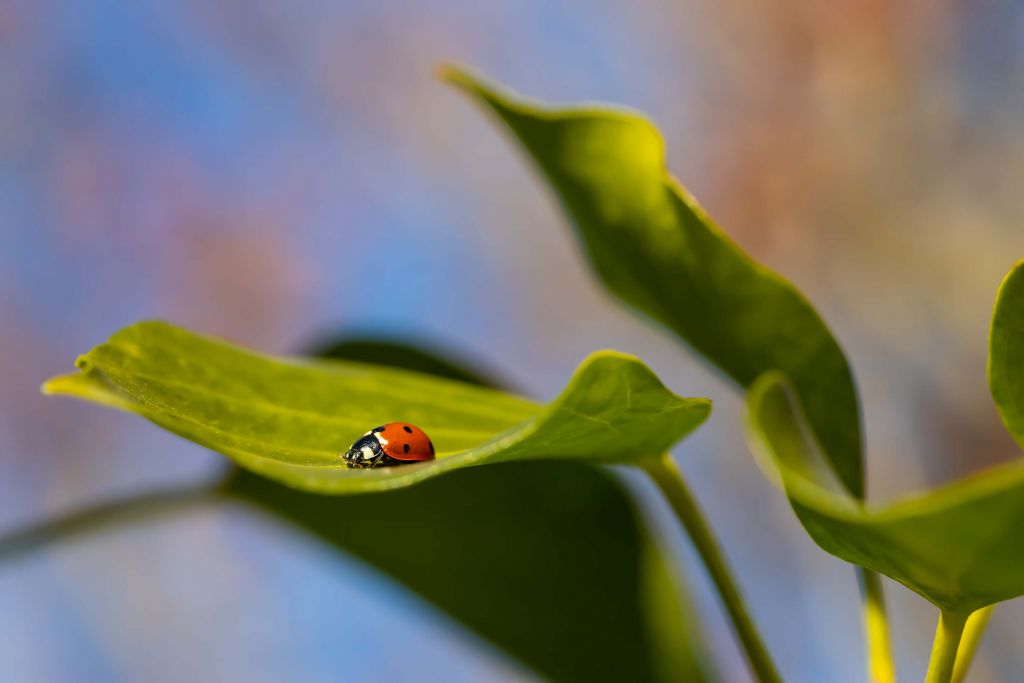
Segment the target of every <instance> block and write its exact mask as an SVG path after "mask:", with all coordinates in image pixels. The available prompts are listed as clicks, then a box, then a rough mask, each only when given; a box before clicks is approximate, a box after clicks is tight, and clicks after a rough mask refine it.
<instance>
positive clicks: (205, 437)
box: [43, 322, 711, 494]
mask: <svg viewBox="0 0 1024 683" xmlns="http://www.w3.org/2000/svg"><path fill="white" fill-rule="evenodd" d="M77 366H78V368H79V372H78V373H76V374H73V375H65V376H62V377H57V378H54V379H52V380H50V381H49V382H47V383H46V384H45V385H44V386H43V390H44V391H45V392H46V393H51V394H68V395H72V396H76V397H78V398H83V399H86V400H90V401H95V402H98V403H103V404H106V405H109V406H112V407H115V408H119V409H122V410H128V411H132V412H135V413H138V414H140V415H142V416H144V417H146V418H148V419H149V420H151V421H153V422H155V423H156V424H158V425H160V426H161V427H164V428H165V429H168V430H170V431H172V432H174V433H176V434H178V435H180V436H183V437H185V438H187V439H190V440H192V441H195V442H196V443H199V444H201V445H203V446H206V447H208V448H212V449H213V450H216V451H219V452H220V453H223V454H224V455H227V456H228V457H229V458H231V459H232V460H234V461H235V462H236V463H237V464H239V465H241V466H242V467H244V468H246V469H249V470H252V471H253V472H256V473H258V474H261V475H263V476H266V477H269V478H271V479H275V480H277V481H280V482H281V483H284V484H287V485H289V486H293V487H295V488H300V489H305V490H308V491H313V492H318V493H337V494H341V493H357V492H364V491H381V490H386V489H393V488H397V487H400V486H407V485H409V484H414V483H416V482H419V481H423V480H425V479H428V478H430V477H434V476H437V475H439V474H441V473H443V472H448V471H451V470H454V469H458V468H461V467H468V466H471V465H480V464H484V463H494V462H504V461H509V460H523V459H540V458H548V459H577V460H590V461H601V462H630V461H638V460H641V459H644V458H649V457H651V456H656V455H658V454H660V453H662V452H664V451H665V450H667V449H668V448H669V447H671V446H672V445H673V444H674V443H675V442H676V441H678V440H679V439H681V438H682V437H684V436H686V435H687V434H688V433H690V432H691V431H692V430H694V429H695V428H697V427H698V426H699V425H700V424H701V423H702V422H703V421H704V420H705V419H706V418H707V415H708V413H709V412H710V408H711V404H710V401H708V400H706V399H686V398H680V397H678V396H676V395H674V394H672V393H671V392H669V391H668V390H667V389H666V388H665V387H664V386H663V385H662V384H661V382H659V381H658V378H657V377H655V376H654V374H653V373H652V372H651V371H650V370H649V369H648V368H647V366H645V365H644V364H643V363H641V362H640V361H639V360H637V359H636V358H633V357H632V356H627V355H624V354H620V353H616V352H612V351H604V352H600V353H596V354H594V355H592V356H591V357H590V358H588V359H587V360H586V361H585V362H584V363H583V365H581V366H580V368H579V369H578V370H577V371H576V374H575V375H574V376H573V377H572V379H571V380H570V382H569V384H568V386H567V387H566V389H565V390H564V391H563V393H562V395H561V396H559V397H558V398H557V399H555V400H554V401H553V402H552V403H551V404H549V405H548V406H546V407H541V406H537V405H535V404H533V403H531V402H530V401H527V400H525V399H522V398H518V397H515V396H512V395H509V394H505V393H502V392H500V391H495V390H492V389H486V388H483V387H476V386H472V385H469V384H465V383H461V382H453V381H449V380H444V379H440V378H436V377H431V376H429V375H423V374H419V373H415V372H409V371H405V370H397V369H391V368H384V367H380V366H371V365H363V364H359V363H350V362H340V361H312V360H306V361H302V360H297V359H292V360H284V359H275V358H270V357H267V356H262V355H258V354H255V353H251V352H248V351H244V350H242V349H240V348H237V347H235V346H231V345H229V344H227V343H224V342H220V341H215V340H212V339H208V338H204V337H201V336H198V335H195V334H193V333H191V332H188V331H186V330H183V329H181V328H177V327H174V326H171V325H168V324H166V323H159V322H146V323H139V324H136V325H133V326H131V327H127V328H125V329H123V330H121V331H120V332H118V333H117V334H115V335H114V336H113V337H111V339H110V341H109V342H107V343H106V344H102V345H100V346H98V347H96V348H95V349H93V350H92V351H90V352H89V353H88V354H87V355H85V356H82V357H80V358H79V359H78V362H77ZM394 420H402V421H407V422H412V423H414V424H417V425H419V426H420V427H422V428H423V429H424V430H425V431H426V432H427V433H428V434H429V435H430V436H431V438H432V439H433V441H434V444H435V446H436V447H437V451H438V452H437V459H436V460H434V461H430V462H426V463H417V464H413V465H403V466H401V467H392V468H376V469H372V470H358V469H355V470H353V469H347V468H346V467H344V466H343V465H342V463H341V460H340V458H339V455H338V454H339V453H340V452H342V451H344V450H345V449H346V448H348V446H349V445H350V444H351V443H352V442H353V441H355V439H356V438H358V436H359V435H361V434H363V433H364V432H366V431H367V430H369V429H371V428H372V427H373V426H374V425H377V424H381V423H384V422H389V421H394Z"/></svg>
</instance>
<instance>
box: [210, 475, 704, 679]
mask: <svg viewBox="0 0 1024 683" xmlns="http://www.w3.org/2000/svg"><path fill="white" fill-rule="evenodd" d="M227 493H228V494H229V495H233V496H236V497H238V498H239V499H241V500H243V501H245V502H248V503H251V504H254V505H257V506H258V507H261V508H264V509H266V510H268V511H271V512H273V513H275V514H277V515H279V516H281V517H283V518H284V519H286V520H289V521H291V522H292V523H294V524H296V525H298V526H299V527H301V528H304V529H306V530H307V531H309V532H311V533H313V534H315V535H316V536H318V537H320V538H322V539H323V540H325V541H327V542H329V543H331V544H333V545H335V546H337V547H338V548H340V549H343V550H345V551H346V552H349V553H351V554H353V555H355V556H356V557H359V558H361V559H363V560H364V561H366V562H367V563H368V564H370V565H372V566H374V567H376V568H378V569H380V570H381V571H383V572H385V573H386V574H388V575H389V576H391V577H393V578H395V579H397V580H398V581H400V582H401V583H402V584H404V585H405V586H407V587H408V588H410V589H411V590H413V591H415V592H416V593H418V594H419V595H421V596H422V597H424V598H425V599H427V600H428V601H430V602H431V603H433V604H435V605H436V606H438V607H439V608H441V609H442V610H444V611H445V612H447V613H448V614H450V615H451V616H453V617H454V618H456V619H457V620H459V621H460V622H461V623H463V624H464V625H466V626H467V627H468V628H470V629H472V630H473V631H475V632H476V633H478V634H480V635H481V636H482V637H484V638H485V639H486V640H488V641H489V642H491V643H492V644H494V645H495V646H497V647H499V648H500V649H502V650H504V651H505V652H507V653H508V654H510V655H512V656H513V657H515V658H517V659H518V660H520V661H521V662H523V663H524V664H526V665H527V666H529V667H530V668H532V669H533V670H535V671H537V672H538V673H540V674H541V675H543V676H544V677H545V678H547V679H550V680H558V681H625V680H629V681H702V680H705V675H704V673H703V669H702V668H701V666H700V664H699V663H698V660H697V657H696V656H695V654H694V651H693V650H692V649H691V648H692V647H693V641H694V639H695V638H697V637H698V636H697V631H696V629H694V628H692V627H690V626H689V624H688V623H687V619H688V618H689V617H690V615H689V614H685V613H684V611H683V607H682V605H684V604H685V603H684V602H683V601H682V597H681V595H680V594H679V593H678V591H677V589H678V586H677V584H676V582H675V581H674V580H673V578H672V577H671V576H670V575H669V574H668V568H667V566H666V563H665V561H664V558H663V557H662V556H661V554H660V552H659V551H658V549H657V548H656V547H655V546H654V544H653V543H652V542H651V541H650V540H649V538H648V535H647V532H646V530H645V529H644V525H643V522H642V520H641V519H640V516H639V514H638V512H637V510H636V509H635V506H634V505H633V503H632V502H631V501H630V499H629V497H628V495H627V494H626V492H625V491H624V490H623V488H622V486H621V485H620V484H619V483H618V482H617V481H615V480H614V478H613V477H612V476H611V475H610V474H607V473H605V472H603V471H601V470H599V469H597V468H595V467H590V466H587V465H585V464H582V463H573V462H525V463H524V462H521V463H504V464H501V465H498V466H494V467H478V468H469V469H464V470H459V471H457V472H453V473H451V474H450V475H448V476H445V477H439V478H437V479H433V480H431V481H428V482H425V483H424V484H422V485H420V486H415V487H411V488H405V489H401V490H397V491H389V492H385V493H381V494H378V495H375V496H359V497H335V496H315V495H309V494H305V493H302V492H300V491H295V490H294V489H289V488H286V487H284V486H280V485H277V484H274V483H273V482H271V481H268V480H266V479H263V478H261V477H257V476H254V475H252V474H249V473H246V472H243V471H239V474H238V476H237V477H236V478H235V479H234V480H232V481H230V482H229V484H228V488H227ZM396 647H400V644H396Z"/></svg>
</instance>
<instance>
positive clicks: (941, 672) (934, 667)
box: [924, 610, 970, 683]
mask: <svg viewBox="0 0 1024 683" xmlns="http://www.w3.org/2000/svg"><path fill="white" fill-rule="evenodd" d="M969 615H970V612H955V611H953V610H942V611H941V612H939V625H938V627H937V628H936V629H935V643H934V645H932V656H931V660H929V662H928V675H927V676H925V679H924V680H925V683H950V681H951V680H952V679H953V664H954V663H955V662H956V653H957V649H958V648H959V647H960V638H961V637H962V636H963V633H964V625H965V624H966V623H967V617H968V616H969Z"/></svg>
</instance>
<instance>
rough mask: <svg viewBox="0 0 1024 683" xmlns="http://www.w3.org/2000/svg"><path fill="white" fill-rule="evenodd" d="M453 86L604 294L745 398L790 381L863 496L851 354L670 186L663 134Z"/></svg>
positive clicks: (481, 86) (791, 291)
mask: <svg viewBox="0 0 1024 683" xmlns="http://www.w3.org/2000/svg"><path fill="white" fill-rule="evenodd" d="M444 77H445V78H446V79H447V80H449V81H451V82H452V83H454V84H456V85H457V86H459V87H460V88H462V89H463V90H464V91H466V92H467V93H469V94H470V95H471V96H472V97H473V98H474V99H475V100H476V101H477V102H479V103H481V104H483V105H485V106H486V107H487V108H488V109H489V110H490V111H491V112H493V113H495V114H497V116H498V118H499V119H500V120H501V121H502V122H503V123H504V124H505V125H506V126H507V127H508V129H509V130H510V131H511V132H512V133H514V135H515V136H516V138H517V139H518V140H519V141H520V142H521V143H522V145H523V147H524V148H525V149H526V151H527V152H528V153H529V154H530V156H531V157H532V158H533V159H534V161H535V162H536V163H537V165H538V166H539V167H540V169H541V171H542V172H543V174H544V176H545V178H546V179H547V181H548V182H549V183H550V184H551V186H552V188H553V189H554V190H555V192H556V194H557V195H558V197H559V199H560V200H561V202H562V205H563V207H564V208H565V210H566V211H567V213H568V215H569V217H570V218H571V219H572V221H573V223H574V224H575V226H576V229H577V232H578V234H579V236H580V238H582V241H583V243H584V245H585V247H586V251H587V253H588V255H589V257H590V261H591V263H592V264H593V266H594V268H595V269H596V271H597V273H598V275H599V276H600V277H601V279H602V280H603V281H604V283H605V285H607V287H608V288H609V289H610V290H611V291H612V292H614V293H615V294H616V295H617V296H619V297H620V298H622V299H623V300H624V301H626V302H627V303H629V304H631V305H633V306H634V307H636V308H638V309H640V310H641V311H643V312H644V313H646V314H648V315H650V316H651V317H653V318H654V319H655V320H657V321H659V322H660V323H662V324H664V325H666V326H667V327H668V328H670V329H671V330H673V331H674V332H676V333H677V334H678V335H679V336H680V337H682V338H683V339H684V340H685V341H687V342H688V343H689V344H690V345H691V346H692V347H693V348H694V349H695V350H696V351H697V352H699V353H700V354H702V355H703V356H704V357H705V358H707V359H708V360H709V361H710V362H711V363H713V364H714V365H716V366H717V367H718V368H720V369H721V370H722V371H724V372H725V373H726V374H727V375H728V376H729V377H731V378H732V379H733V380H735V381H736V382H737V383H739V384H740V385H741V386H743V387H748V386H749V385H750V384H751V383H752V382H753V381H754V380H755V379H756V378H757V377H758V376H759V375H760V374H761V373H763V372H765V371H767V370H773V369H774V370H780V371H782V372H784V373H785V374H786V376H787V377H790V378H791V379H792V381H793V383H794V385H795V386H796V390H797V392H798V393H799V395H800V397H801V399H802V402H803V405H805V406H807V411H808V417H809V420H810V422H811V424H812V425H813V427H814V429H815V432H816V433H817V435H818V438H819V439H820V440H821V442H822V445H823V446H824V449H825V451H826V453H827V454H828V457H829V459H830V460H831V462H832V464H833V466H834V467H835V469H836V471H837V472H838V473H839V476H840V479H841V480H842V481H843V483H844V484H845V485H846V487H847V488H848V489H849V490H850V491H851V492H852V493H853V494H854V495H856V496H858V497H861V496H863V488H864V482H863V464H862V455H861V433H860V411H859V406H858V403H857V394H856V390H855V388H854V386H853V380H852V378H851V376H850V369H849V367H848V365H847V362H846V358H845V356H844V355H843V352H842V350H841V349H840V348H839V346H838V344H837V343H836V340H835V339H834V338H833V337H832V334H831V333H830V332H829V330H828V328H827V327H826V326H825V324H824V322H822V319H821V317H820V316H819V315H818V313H817V312H816V311H815V310H814V308H813V307H812V306H811V305H810V304H809V303H808V302H807V300H806V299H805V298H804V297H803V295H802V294H800V292H799V291H798V290H797V289H796V288H795V287H793V285H791V284H790V283H789V282H787V281H786V280H784V279H783V278H782V277H780V276H779V275H777V274H776V273H774V272H772V271H771V270H769V269H767V268H765V267H764V266H762V265H760V264H758V263H756V262H754V261H753V260H751V259H750V258H749V257H748V256H747V255H746V254H744V253H743V252H742V251H741V250H740V249H739V247H737V246H736V245H735V244H733V243H732V242H731V241H730V240H729V238H728V237H727V236H726V235H725V234H724V233H723V232H722V231H721V230H720V229H719V228H718V227H717V226H716V225H715V224H714V223H713V222H712V221H711V219H710V218H709V217H708V216H707V215H706V214H705V213H704V211H703V209H701V207H700V206H699V205H698V204H697V202H696V201H695V200H694V199H693V198H692V197H690V196H689V194H687V192H686V191H685V190H684V189H683V188H682V187H681V186H680V185H679V183H678V182H677V181H676V180H675V179H673V178H672V177H671V176H670V175H669V174H668V172H667V170H666V167H665V145H664V141H663V140H662V138H661V135H660V134H659V133H658V130H657V128H655V126H654V125H653V124H652V123H651V122H650V121H648V120H647V119H645V118H643V117H642V116H640V115H638V114H636V113H633V112H630V111H627V110H621V109H608V108H603V107H596V106H587V107H573V108H565V109H552V108H547V107H545V106H543V105H540V104H538V103H534V102H530V101H527V100H524V99H521V98H518V97H516V96H514V95H511V94H509V93H507V92H505V91H502V90H500V89H499V88H498V87H495V86H493V85H490V84H487V83H485V82H484V81H483V80H482V79H480V78H477V77H475V76H472V75H469V74H468V73H466V72H464V71H460V70H457V69H448V70H446V71H445V72H444Z"/></svg>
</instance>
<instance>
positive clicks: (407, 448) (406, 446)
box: [402, 427, 409, 453]
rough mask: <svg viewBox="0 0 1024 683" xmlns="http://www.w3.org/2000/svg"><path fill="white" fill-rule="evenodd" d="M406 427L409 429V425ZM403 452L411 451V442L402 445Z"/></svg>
mask: <svg viewBox="0 0 1024 683" xmlns="http://www.w3.org/2000/svg"><path fill="white" fill-rule="evenodd" d="M406 429H408V427H406ZM402 452H403V453H408V452H409V444H403V445H402Z"/></svg>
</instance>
